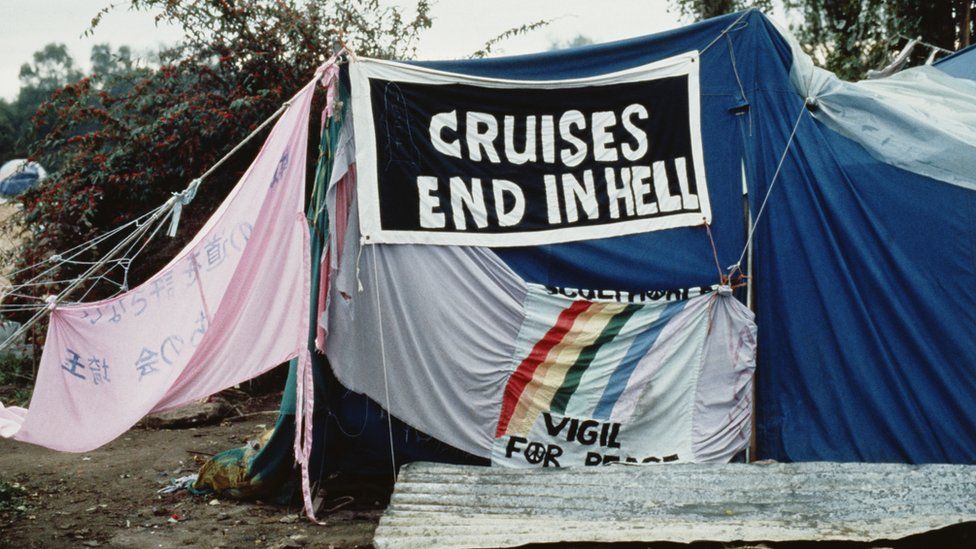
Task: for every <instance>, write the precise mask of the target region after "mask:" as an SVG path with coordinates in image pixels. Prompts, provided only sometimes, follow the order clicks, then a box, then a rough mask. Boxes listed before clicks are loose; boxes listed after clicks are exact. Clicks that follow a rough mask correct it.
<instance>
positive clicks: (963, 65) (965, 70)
mask: <svg viewBox="0 0 976 549" xmlns="http://www.w3.org/2000/svg"><path fill="white" fill-rule="evenodd" d="M934 65H935V66H936V67H937V68H938V69H939V70H941V71H943V72H945V73H946V74H951V75H952V76H955V77H957V78H968V79H970V80H976V44H974V45H972V46H969V47H968V48H964V49H961V50H959V51H957V52H955V53H953V54H952V55H949V56H946V57H943V58H942V59H939V60H938V61H936V62H935V63H934Z"/></svg>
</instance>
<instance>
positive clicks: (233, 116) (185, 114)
mask: <svg viewBox="0 0 976 549" xmlns="http://www.w3.org/2000/svg"><path fill="white" fill-rule="evenodd" d="M129 7H131V8H134V9H142V10H152V11H154V12H156V13H157V14H158V16H157V19H158V20H159V21H166V22H168V23H172V24H175V25H177V26H179V27H180V28H182V29H183V31H184V40H183V42H182V43H181V44H180V45H178V46H177V47H175V48H172V49H170V50H167V51H164V52H161V54H160V64H159V65H158V66H155V67H146V66H139V64H138V63H136V62H135V61H134V60H133V58H132V55H131V51H129V50H128V49H127V48H120V49H119V50H117V51H112V50H110V49H109V48H108V47H107V46H97V47H95V48H94V49H93V51H92V64H93V72H92V73H91V74H89V75H86V76H84V77H82V78H78V76H79V75H78V74H77V71H76V70H75V69H74V65H73V63H71V62H70V58H69V57H67V56H66V55H61V53H63V52H62V51H61V49H59V48H58V47H51V48H45V51H44V54H43V55H42V56H41V58H40V59H38V58H36V59H35V63H34V64H33V65H31V67H30V68H29V69H26V70H25V72H24V75H25V78H29V79H30V81H29V82H26V81H25V84H29V85H30V86H33V87H37V88H38V89H40V88H41V87H42V86H41V83H43V84H44V86H43V89H44V90H45V93H46V94H47V97H49V100H48V101H47V102H45V103H44V104H43V105H41V106H40V108H38V109H37V110H36V113H34V114H33V117H32V124H31V126H32V132H31V134H30V135H29V136H28V139H27V141H28V142H29V143H30V144H29V146H28V147H27V149H28V150H27V152H28V154H29V156H30V157H31V158H32V159H34V160H37V161H38V162H40V163H41V164H42V165H44V166H45V167H46V168H48V170H49V172H50V178H49V180H48V182H47V184H45V185H43V186H41V187H40V188H38V189H35V190H32V191H30V192H27V193H25V194H24V195H22V196H21V197H19V200H20V202H21V203H22V205H23V215H22V219H21V222H22V223H23V224H24V226H25V227H26V229H27V235H26V242H25V244H24V246H23V247H22V248H21V250H20V254H19V258H18V259H19V263H18V265H17V267H20V266H23V265H31V264H36V263H38V262H40V261H43V260H44V259H46V258H48V257H50V256H51V255H53V254H55V253H57V252H59V251H61V250H65V249H69V248H71V247H73V246H75V245H77V244H79V243H81V242H83V241H85V240H88V239H90V238H92V237H94V236H95V235H99V234H103V233H105V232H107V231H108V230H109V229H111V228H114V227H116V226H118V225H119V224H121V223H123V222H125V221H128V220H130V219H132V218H134V217H136V216H138V215H139V214H142V213H144V212H146V211H148V210H150V209H152V208H153V207H155V206H157V205H159V204H161V203H162V202H163V201H165V200H166V199H167V198H169V196H170V193H172V192H176V191H179V190H182V189H183V188H184V187H185V186H186V185H187V184H188V183H189V182H190V180H192V179H193V178H195V177H197V176H198V175H199V174H201V173H203V172H204V171H205V170H206V169H207V168H209V167H210V166H211V165H213V164H214V163H215V162H216V161H217V160H218V159H219V158H221V157H222V156H223V155H224V154H225V153H226V152H228V151H229V150H230V149H231V148H233V146H234V145H235V144H237V143H238V142H240V141H241V140H242V139H243V138H244V136H246V135H247V134H249V133H250V132H251V131H252V130H253V129H254V128H255V127H256V126H257V125H258V124H259V123H260V122H261V121H262V120H264V119H265V118H266V117H267V116H268V115H269V114H271V113H272V112H274V111H275V110H276V109H277V108H278V107H279V106H280V105H281V104H282V103H283V102H284V101H285V100H286V99H288V98H289V97H290V96H291V95H292V94H294V93H295V92H296V91H297V90H298V89H299V88H300V87H301V86H302V85H303V84H304V83H306V82H307V81H308V80H309V79H311V77H312V75H313V73H314V70H315V68H316V67H318V66H319V65H320V64H321V63H322V62H323V61H325V60H326V59H327V58H328V57H329V56H330V55H332V54H333V53H334V52H335V50H336V49H338V47H339V44H341V43H345V44H349V45H350V46H351V47H354V48H355V50H356V53H357V54H359V55H365V56H371V57H380V58H391V57H396V58H409V57H411V56H413V55H414V51H415V43H416V39H417V37H418V36H419V34H420V33H421V32H422V31H423V30H425V29H427V28H428V27H429V26H430V25H431V19H430V16H429V11H430V7H429V4H428V1H427V0H419V1H418V2H417V4H416V5H415V6H414V7H413V8H412V9H410V10H406V9H404V8H398V7H396V8H394V7H384V6H382V5H380V2H379V0H343V1H339V2H330V3H322V2H316V1H312V0H233V1H232V0H131V2H130V6H129ZM108 9H109V10H110V9H112V8H111V7H110V8H108ZM104 13H105V12H104V11H103V12H100V14H99V15H97V16H96V17H95V18H94V19H93V21H92V25H93V29H92V31H93V32H94V31H95V30H96V28H97V25H98V23H99V21H100V18H101V15H104ZM64 53H66V52H64ZM56 67H60V68H61V69H60V70H55V69H56ZM72 80H73V81H72ZM51 86H56V89H54V90H53V91H51V90H50V89H49V88H50V87H51ZM0 114H2V112H0ZM0 123H2V117H0ZM259 142H260V139H259V140H257V142H255V143H253V144H251V146H250V147H249V148H245V149H244V150H242V151H241V152H240V153H239V154H237V155H236V156H235V157H234V158H232V159H231V160H230V161H229V162H228V163H227V164H225V165H224V167H223V168H222V169H221V170H220V171H219V172H218V173H216V174H214V175H213V176H211V177H210V178H208V180H207V181H206V182H205V184H204V185H203V186H202V187H201V191H200V193H199V194H198V195H197V198H196V200H195V201H194V203H193V204H192V205H191V206H190V207H189V208H187V209H185V210H184V211H183V217H182V221H181V224H180V237H179V238H177V239H165V238H159V239H156V240H154V241H153V242H152V243H151V244H150V245H149V247H147V248H146V249H145V250H144V251H143V252H142V255H141V256H140V259H139V261H137V262H135V263H134V264H133V266H132V269H131V270H130V271H129V272H128V282H129V285H130V287H131V286H134V285H135V284H138V283H139V282H141V281H142V280H144V279H145V278H147V277H148V276H149V275H150V274H151V273H154V272H156V271H157V270H158V269H159V268H160V267H161V266H162V265H163V264H165V262H166V260H167V258H169V257H171V256H172V254H173V253H175V252H176V251H177V250H179V249H180V248H181V247H182V246H183V244H184V243H185V242H186V241H187V240H188V238H189V237H190V236H192V235H193V234H194V233H195V232H196V231H197V230H198V229H199V228H200V226H202V224H203V223H204V221H205V220H206V218H207V217H208V216H209V215H210V213H211V212H213V210H214V209H215V207H216V205H217V204H218V203H219V202H220V201H221V200H222V199H223V197H224V196H225V195H226V193H227V192H228V191H229V189H230V188H231V187H232V186H233V184H234V183H235V182H236V181H237V179H238V178H239V177H240V175H241V174H242V173H243V171H244V169H246V167H247V165H248V163H249V162H250V160H251V159H252V158H253V156H254V153H255V152H256V150H257V148H258V146H259ZM315 158H316V155H315V154H310V155H309V159H310V161H311V162H314V160H315ZM114 244H115V242H114V241H112V240H111V239H110V240H108V241H106V242H105V243H104V244H103V245H101V246H100V247H98V248H95V249H93V250H92V251H91V253H90V255H88V256H84V257H79V258H78V260H81V261H85V260H93V259H95V258H96V257H98V256H100V255H101V254H102V253H104V252H105V251H106V250H107V249H109V248H110V247H112V246H114ZM83 269H84V265H77V264H76V265H63V266H61V267H59V270H58V271H56V272H54V273H52V274H53V276H52V277H51V278H55V279H59V280H70V279H71V278H73V277H75V276H77V275H78V274H80V272H81V271H82V270H83ZM35 274H36V272H35V271H33V270H26V271H24V272H23V273H21V274H19V275H18V276H17V278H16V279H15V280H14V283H17V282H19V281H23V280H26V279H28V278H30V277H31V276H34V275H35ZM114 278H116V279H121V273H120V272H119V270H118V269H117V270H116V271H115V273H114ZM59 288H60V286H59V285H52V286H46V287H36V288H34V289H33V291H34V293H35V295H39V296H42V295H44V294H47V293H54V292H56V291H57V290H58V289H59ZM112 289H113V288H112V287H111V286H109V285H107V284H104V285H102V287H100V288H95V290H94V291H93V292H91V293H89V294H88V295H87V299H89V300H90V299H97V298H100V297H105V295H106V294H108V293H109V292H110V291H111V290H112ZM76 297H77V296H76ZM13 301H15V300H14V299H12V298H8V302H13ZM15 320H23V318H16V317H15Z"/></svg>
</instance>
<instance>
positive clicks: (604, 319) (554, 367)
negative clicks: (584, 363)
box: [508, 303, 623, 434]
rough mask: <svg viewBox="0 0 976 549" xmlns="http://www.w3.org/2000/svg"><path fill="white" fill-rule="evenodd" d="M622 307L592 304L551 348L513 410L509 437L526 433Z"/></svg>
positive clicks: (618, 305)
mask: <svg viewBox="0 0 976 549" xmlns="http://www.w3.org/2000/svg"><path fill="white" fill-rule="evenodd" d="M622 308H623V305H620V304H616V303H591V304H590V306H589V308H588V309H587V310H586V312H585V313H584V314H581V315H580V316H579V318H577V319H576V323H575V324H574V325H573V328H572V329H571V330H570V331H569V332H568V333H567V334H566V337H564V338H563V341H562V342H560V344H559V345H557V346H556V347H553V349H552V352H550V353H549V357H548V358H547V360H546V361H545V362H544V363H543V364H542V365H541V367H540V368H539V369H538V370H537V371H536V375H535V376H534V377H533V379H532V381H531V382H529V385H528V387H527V388H526V391H525V394H523V395H522V399H521V400H520V401H519V403H518V406H516V408H515V414H514V415H513V420H512V422H511V424H510V425H509V429H508V432H509V433H517V434H524V433H527V432H528V431H529V430H530V429H531V428H532V425H533V424H534V423H535V421H536V419H537V418H538V417H539V414H541V413H542V412H543V411H544V410H548V409H549V403H550V402H551V401H552V397H553V395H554V394H555V392H556V389H557V388H559V386H560V385H562V382H563V378H565V377H566V372H567V370H569V367H570V366H572V365H573V364H574V363H575V362H576V360H577V359H578V358H579V355H580V353H582V352H583V349H584V348H586V346H588V345H590V344H591V343H593V341H594V340H595V339H596V338H597V337H598V336H599V335H600V332H601V331H603V328H604V326H606V324H607V323H608V322H609V321H610V319H611V318H613V315H614V314H616V313H617V312H619V311H620V309H622Z"/></svg>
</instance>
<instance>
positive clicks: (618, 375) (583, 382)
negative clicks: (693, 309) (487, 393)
mask: <svg viewBox="0 0 976 549" xmlns="http://www.w3.org/2000/svg"><path fill="white" fill-rule="evenodd" d="M687 303H688V301H687V300H683V301H674V302H651V303H645V304H635V303H617V302H598V301H585V300H576V301H571V300H569V299H566V298H562V297H556V296H551V295H546V294H545V291H544V290H539V289H534V288H530V292H529V297H528V298H527V299H526V321H525V323H524V324H523V328H522V330H521V332H520V334H519V342H518V343H517V344H516V346H517V348H522V349H528V352H525V351H524V350H523V352H522V354H521V356H519V355H517V357H516V360H517V361H518V366H517V367H516V368H515V370H514V372H513V373H512V375H511V376H510V377H509V379H508V383H507V385H506V387H505V392H504V396H503V400H502V407H501V413H500V414H499V418H498V425H497V428H496V431H495V438H499V437H502V436H505V435H519V436H522V435H525V434H526V433H528V432H529V431H530V430H531V429H532V426H533V425H534V424H535V423H536V421H537V420H538V418H539V416H540V414H542V413H543V412H549V413H551V414H555V415H569V416H573V417H587V418H592V419H596V420H600V421H615V422H621V421H626V420H627V419H628V418H630V416H631V415H632V414H633V413H634V410H635V408H636V404H637V401H638V400H639V399H640V395H641V393H642V392H643V387H644V385H645V384H646V382H647V380H648V379H649V376H650V375H651V373H652V371H653V369H654V364H649V363H648V361H647V360H642V359H644V358H645V357H646V356H647V355H648V354H649V353H650V352H651V351H652V350H653V349H654V348H655V344H656V343H666V342H660V341H659V340H660V339H661V334H662V332H664V331H665V330H666V328H667V326H668V324H669V323H670V322H671V321H672V320H673V319H675V317H676V316H677V315H678V313H680V312H681V311H682V310H683V309H684V308H685V305H686V304H687Z"/></svg>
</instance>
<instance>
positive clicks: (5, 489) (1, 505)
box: [0, 480, 27, 515]
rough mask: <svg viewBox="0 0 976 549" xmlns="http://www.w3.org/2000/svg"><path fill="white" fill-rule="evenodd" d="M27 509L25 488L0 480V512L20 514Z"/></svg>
mask: <svg viewBox="0 0 976 549" xmlns="http://www.w3.org/2000/svg"><path fill="white" fill-rule="evenodd" d="M26 510H27V489H26V488H24V487H23V486H21V485H20V484H18V483H16V482H13V483H10V482H6V481H4V480H0V514H18V515H19V514H20V513H23V512H24V511H26Z"/></svg>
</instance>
